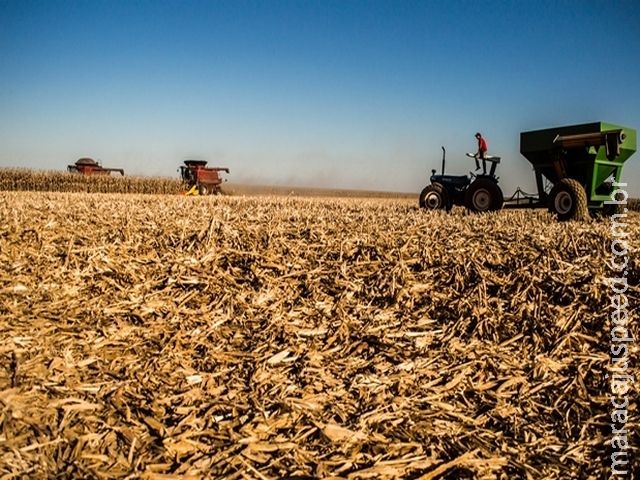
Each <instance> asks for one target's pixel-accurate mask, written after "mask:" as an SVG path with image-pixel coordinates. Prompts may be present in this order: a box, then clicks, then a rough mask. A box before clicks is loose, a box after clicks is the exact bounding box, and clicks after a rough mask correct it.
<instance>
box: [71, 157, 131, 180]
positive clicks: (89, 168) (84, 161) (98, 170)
mask: <svg viewBox="0 0 640 480" xmlns="http://www.w3.org/2000/svg"><path fill="white" fill-rule="evenodd" d="M67 171H68V172H69V173H80V174H82V175H110V174H111V172H118V173H120V175H122V176H124V170H123V169H122V168H104V167H103V166H102V165H100V164H99V163H98V162H96V161H95V160H94V159H93V158H88V157H83V158H79V159H78V160H77V161H76V163H74V164H73V165H68V166H67Z"/></svg>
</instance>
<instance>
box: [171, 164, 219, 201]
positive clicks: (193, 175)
mask: <svg viewBox="0 0 640 480" xmlns="http://www.w3.org/2000/svg"><path fill="white" fill-rule="evenodd" d="M178 171H179V172H180V176H181V178H182V181H183V182H184V183H185V185H186V187H187V189H188V191H187V192H186V195H213V194H217V193H220V185H221V184H222V178H221V177H220V174H219V172H226V173H229V169H228V168H220V167H213V168H209V167H207V162H206V161H205V160H185V161H184V165H181V166H180V168H179V170H178Z"/></svg>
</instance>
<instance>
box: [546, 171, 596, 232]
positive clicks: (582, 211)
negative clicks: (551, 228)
mask: <svg viewBox="0 0 640 480" xmlns="http://www.w3.org/2000/svg"><path fill="white" fill-rule="evenodd" d="M549 200H550V201H549V212H551V213H555V214H556V215H557V216H558V220H559V221H561V222H564V221H566V220H586V219H587V218H589V210H588V209H587V192H585V190H584V187H583V186H582V185H580V183H579V182H578V181H577V180H574V179H573V178H563V179H561V180H560V181H559V182H558V183H556V184H555V185H554V186H553V188H552V189H551V193H550V194H549Z"/></svg>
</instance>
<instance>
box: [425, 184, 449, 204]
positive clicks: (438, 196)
mask: <svg viewBox="0 0 640 480" xmlns="http://www.w3.org/2000/svg"><path fill="white" fill-rule="evenodd" d="M420 208H426V209H427V210H450V209H451V207H450V206H449V197H448V195H447V191H446V190H445V188H444V187H443V186H442V185H440V184H439V183H432V184H431V185H427V186H426V187H425V188H424V189H423V190H422V192H420Z"/></svg>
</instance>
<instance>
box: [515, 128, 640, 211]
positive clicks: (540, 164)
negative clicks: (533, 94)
mask: <svg viewBox="0 0 640 480" xmlns="http://www.w3.org/2000/svg"><path fill="white" fill-rule="evenodd" d="M635 151H636V131H635V130H633V129H631V128H627V127H621V126H619V125H612V124H609V123H604V122H595V123H585V124H581V125H571V126H565V127H556V128H548V129H545V130H535V131H530V132H522V133H521V134H520V153H521V154H522V155H523V156H524V157H525V158H526V159H527V160H529V162H530V163H531V165H533V170H534V172H535V177H536V186H537V190H538V193H537V195H534V196H528V197H527V198H524V199H520V200H519V201H516V202H511V201H508V202H507V204H506V205H505V207H515V208H536V207H539V208H548V209H549V211H550V212H552V213H555V214H556V215H557V216H558V220H571V219H583V218H587V216H588V210H590V211H591V212H592V213H594V214H595V213H599V212H601V213H605V214H606V213H609V212H610V210H611V208H612V204H605V203H604V202H605V201H606V200H611V195H612V193H613V191H614V190H615V187H614V186H613V182H619V181H620V176H621V174H622V166H623V164H624V162H625V161H626V160H627V159H628V158H629V157H630V156H631V155H633V153H634V152H635ZM509 200H511V199H509ZM522 200H524V201H522Z"/></svg>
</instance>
